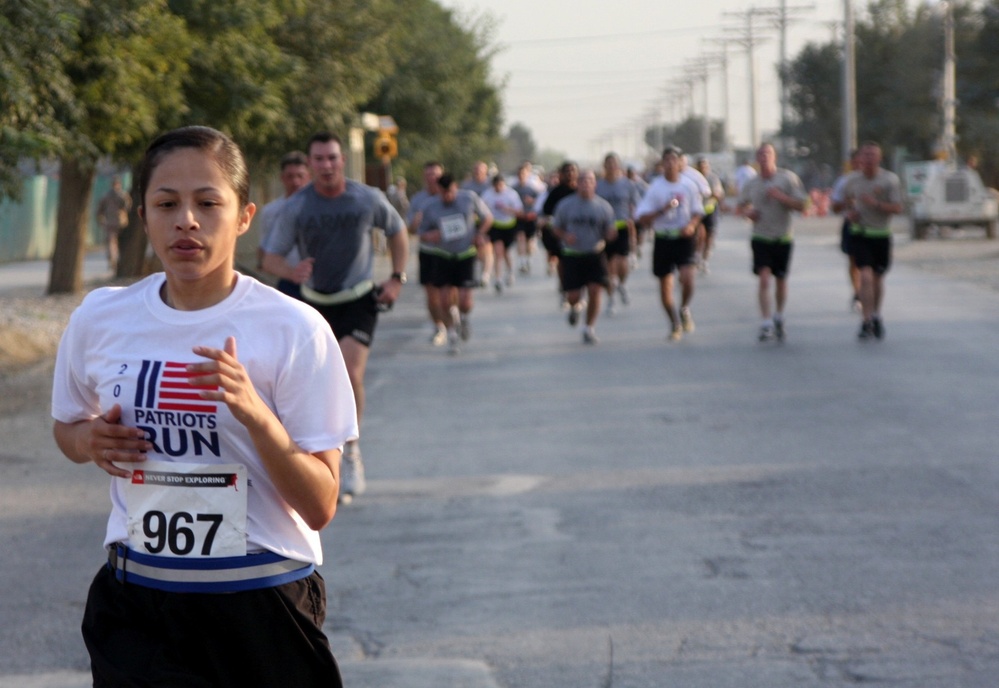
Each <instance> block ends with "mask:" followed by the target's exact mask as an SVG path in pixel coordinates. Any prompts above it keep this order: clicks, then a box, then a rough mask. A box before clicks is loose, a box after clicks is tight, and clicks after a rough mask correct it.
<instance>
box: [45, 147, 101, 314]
mask: <svg viewBox="0 0 999 688" xmlns="http://www.w3.org/2000/svg"><path fill="white" fill-rule="evenodd" d="M60 162H61V171H60V173H59V209H58V211H57V213H56V238H55V249H54V250H53V252H52V264H51V268H50V270H49V289H48V293H49V294H75V293H77V292H80V291H82V290H83V257H84V253H85V252H86V249H87V219H88V217H87V214H88V212H89V210H90V194H91V192H92V191H93V188H94V177H95V175H96V171H95V168H94V166H93V165H92V164H90V163H87V162H84V161H82V160H75V159H71V158H62V160H61V161H60Z"/></svg>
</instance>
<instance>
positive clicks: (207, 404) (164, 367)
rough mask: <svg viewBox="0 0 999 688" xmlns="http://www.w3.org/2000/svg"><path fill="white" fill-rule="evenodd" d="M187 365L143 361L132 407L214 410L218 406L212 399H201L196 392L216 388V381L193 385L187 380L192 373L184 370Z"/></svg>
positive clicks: (197, 411) (205, 411)
mask: <svg viewBox="0 0 999 688" xmlns="http://www.w3.org/2000/svg"><path fill="white" fill-rule="evenodd" d="M188 365H189V364H188V363H177V362H174V361H143V362H142V369H141V370H140V371H139V380H138V385H137V387H136V390H135V408H145V409H158V410H160V411H190V412H193V413H215V412H216V411H217V410H218V405H217V404H216V402H214V401H212V400H210V399H202V398H201V397H200V396H199V395H198V392H199V391H201V390H203V389H211V390H215V389H218V385H215V386H212V387H205V386H198V387H195V386H194V385H192V384H191V381H190V379H191V377H194V376H195V375H193V374H192V373H189V372H187V366H188Z"/></svg>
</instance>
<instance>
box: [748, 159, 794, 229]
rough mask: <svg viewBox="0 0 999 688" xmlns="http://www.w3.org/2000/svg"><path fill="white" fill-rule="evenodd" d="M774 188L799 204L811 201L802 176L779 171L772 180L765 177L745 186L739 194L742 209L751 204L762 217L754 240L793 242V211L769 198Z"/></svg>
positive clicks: (756, 225) (749, 182) (754, 226)
mask: <svg viewBox="0 0 999 688" xmlns="http://www.w3.org/2000/svg"><path fill="white" fill-rule="evenodd" d="M773 188H776V189H779V190H780V191H782V192H784V193H785V194H787V195H788V196H791V197H792V198H796V199H797V200H799V201H807V200H808V193H807V192H806V191H805V187H804V185H803V184H802V183H801V180H800V179H798V175H796V174H795V173H794V172H791V171H790V170H785V169H781V168H778V169H777V170H776V171H775V172H774V174H773V176H772V177H770V178H769V179H768V178H765V177H764V176H763V175H762V174H761V175H758V176H756V177H753V178H752V179H750V180H748V181H747V182H746V183H745V184H743V185H742V191H740V192H739V205H742V204H743V203H749V204H750V205H752V206H753V209H754V210H756V211H757V212H758V213H759V214H760V217H759V219H758V220H756V221H755V222H754V223H753V236H754V237H759V238H761V239H768V240H771V241H773V240H778V239H784V240H790V239H791V236H792V233H791V212H792V211H791V209H790V208H788V207H787V206H785V205H784V204H783V203H781V202H780V201H778V200H777V199H776V198H770V197H769V196H767V193H768V192H769V191H770V189H773Z"/></svg>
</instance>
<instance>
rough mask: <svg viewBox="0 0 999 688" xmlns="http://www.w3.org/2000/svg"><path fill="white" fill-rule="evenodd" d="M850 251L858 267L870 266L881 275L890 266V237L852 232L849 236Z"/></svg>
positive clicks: (875, 272)
mask: <svg viewBox="0 0 999 688" xmlns="http://www.w3.org/2000/svg"><path fill="white" fill-rule="evenodd" d="M850 252H851V255H852V256H853V260H854V262H855V263H856V264H857V267H858V268H871V269H872V270H873V271H874V274H876V275H883V274H885V273H886V272H888V268H890V267H891V237H890V236H886V237H869V236H863V235H860V234H854V235H852V236H851V237H850Z"/></svg>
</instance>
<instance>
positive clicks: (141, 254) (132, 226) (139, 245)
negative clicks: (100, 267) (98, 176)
mask: <svg viewBox="0 0 999 688" xmlns="http://www.w3.org/2000/svg"><path fill="white" fill-rule="evenodd" d="M138 183H139V165H138V164H136V165H134V166H133V167H132V191H131V194H132V207H133V208H134V209H136V211H138V208H139V206H140V205H142V199H141V198H139V190H138V188H137V185H138ZM128 218H129V221H128V227H126V228H125V229H123V230H122V231H121V236H120V237H119V238H118V242H119V246H118V248H119V251H120V252H121V256H120V257H119V259H118V274H117V275H116V277H142V276H143V275H145V274H146V273H147V269H146V265H145V255H146V233H145V232H144V231H143V230H142V220H141V219H139V213H138V212H134V213H129V214H128Z"/></svg>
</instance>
